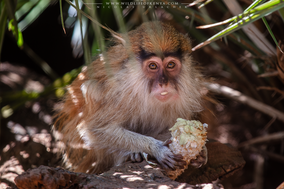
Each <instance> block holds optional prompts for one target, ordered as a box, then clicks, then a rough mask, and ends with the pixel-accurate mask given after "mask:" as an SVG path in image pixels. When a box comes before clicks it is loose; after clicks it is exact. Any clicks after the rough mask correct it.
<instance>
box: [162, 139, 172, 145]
mask: <svg viewBox="0 0 284 189" xmlns="http://www.w3.org/2000/svg"><path fill="white" fill-rule="evenodd" d="M172 142H173V141H172V140H171V139H168V140H166V141H165V142H164V144H163V145H164V146H167V147H169V144H171V143H172Z"/></svg>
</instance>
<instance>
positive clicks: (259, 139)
mask: <svg viewBox="0 0 284 189" xmlns="http://www.w3.org/2000/svg"><path fill="white" fill-rule="evenodd" d="M283 138H284V132H278V133H273V134H270V135H265V136H261V137H257V138H254V139H251V140H249V141H246V142H243V143H241V144H239V148H243V147H246V146H251V145H253V144H259V143H264V142H269V141H274V140H281V139H283ZM283 158H284V157H283Z"/></svg>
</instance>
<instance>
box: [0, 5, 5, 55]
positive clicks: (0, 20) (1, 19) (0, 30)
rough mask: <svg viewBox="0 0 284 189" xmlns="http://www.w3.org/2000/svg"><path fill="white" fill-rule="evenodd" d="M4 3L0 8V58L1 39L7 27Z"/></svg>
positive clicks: (0, 49)
mask: <svg viewBox="0 0 284 189" xmlns="http://www.w3.org/2000/svg"><path fill="white" fill-rule="evenodd" d="M5 9H6V5H5V4H4V5H3V6H2V9H1V14H0V58H1V52H2V45H3V39H4V35H5V31H6V27H7V13H6V11H5Z"/></svg>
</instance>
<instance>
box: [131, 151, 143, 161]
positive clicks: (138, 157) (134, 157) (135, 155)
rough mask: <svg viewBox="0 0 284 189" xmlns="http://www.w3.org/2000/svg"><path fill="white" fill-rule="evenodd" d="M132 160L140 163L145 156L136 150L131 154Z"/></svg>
mask: <svg viewBox="0 0 284 189" xmlns="http://www.w3.org/2000/svg"><path fill="white" fill-rule="evenodd" d="M130 160H131V161H132V162H137V163H140V162H142V161H143V156H142V154H141V153H140V152H135V153H132V154H130Z"/></svg>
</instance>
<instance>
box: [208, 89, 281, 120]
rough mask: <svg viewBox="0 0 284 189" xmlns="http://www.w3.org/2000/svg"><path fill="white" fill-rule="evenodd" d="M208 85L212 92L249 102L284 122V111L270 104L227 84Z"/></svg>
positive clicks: (244, 102)
mask: <svg viewBox="0 0 284 189" xmlns="http://www.w3.org/2000/svg"><path fill="white" fill-rule="evenodd" d="M206 87H207V88H208V89H209V90H211V91H212V92H215V93H217V94H220V95H223V96H226V97H228V98H231V99H234V100H236V101H238V102H241V103H243V104H247V105H248V106H250V107H252V108H254V109H256V110H258V111H260V112H262V113H265V114H267V115H269V116H271V117H273V118H276V119H278V120H280V121H282V122H284V113H283V112H281V111H279V110H277V109H275V108H272V107H271V106H268V105H266V104H264V103H262V102H259V101H257V100H254V99H253V98H251V97H248V96H245V95H243V94H242V93H241V92H239V91H236V90H234V89H232V88H229V87H226V86H221V85H219V84H211V83H206Z"/></svg>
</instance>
